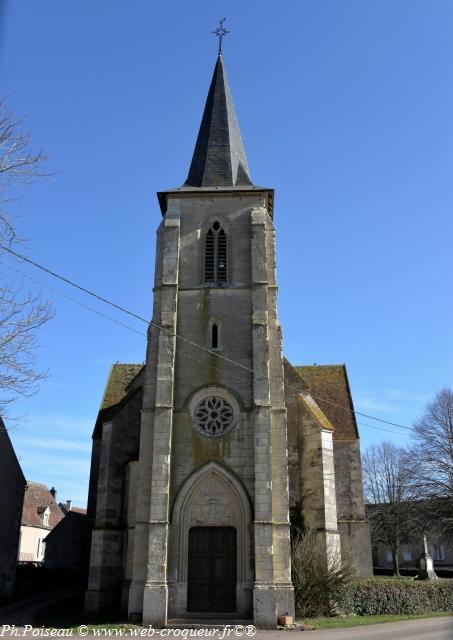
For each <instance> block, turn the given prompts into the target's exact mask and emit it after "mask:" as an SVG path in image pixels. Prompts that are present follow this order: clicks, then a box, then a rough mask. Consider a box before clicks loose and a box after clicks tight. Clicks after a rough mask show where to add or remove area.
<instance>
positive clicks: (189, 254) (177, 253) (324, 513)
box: [86, 54, 372, 628]
mask: <svg viewBox="0 0 453 640" xmlns="http://www.w3.org/2000/svg"><path fill="white" fill-rule="evenodd" d="M158 198H159V203H160V207H161V211H162V222H161V224H160V226H159V228H158V231H157V246H156V266H155V281H154V304H153V319H152V322H151V324H150V326H149V331H148V347H147V355H146V363H145V365H144V366H143V365H134V364H127V365H114V366H113V367H112V370H111V372H110V376H109V379H108V382H107V386H106V390H105V393H104V398H103V400H102V404H101V409H100V411H99V415H98V418H97V421H96V425H95V429H94V433H93V450H92V462H91V475H90V491H89V502H88V515H89V516H90V517H91V518H92V519H93V522H94V528H93V534H92V546H91V559H90V574H89V584H88V591H87V593H86V608H87V610H90V611H97V610H99V609H102V608H106V607H111V606H122V607H123V609H124V610H125V611H127V613H128V616H129V618H130V619H131V620H135V621H138V620H139V621H142V622H143V624H145V625H149V624H152V625H154V626H164V625H166V624H167V622H168V620H169V619H187V618H190V617H197V618H200V617H207V618H211V619H213V618H214V619H215V618H217V619H221V618H225V617H235V618H236V619H249V620H253V621H254V623H255V624H256V625H257V626H258V627H263V628H266V627H267V628H275V627H276V625H277V620H278V618H279V616H283V615H294V593H293V586H292V583H291V545H290V510H291V509H293V510H298V511H299V512H300V515H301V516H302V518H303V521H304V523H305V525H306V526H309V527H313V528H315V529H317V530H318V532H319V535H320V536H322V538H323V540H324V541H325V553H326V562H331V561H332V558H334V557H338V556H340V555H341V549H342V548H343V549H346V548H347V547H348V548H349V547H350V548H352V549H353V550H354V553H355V558H356V564H357V569H358V572H359V573H360V574H362V575H369V574H370V573H371V572H372V568H371V546H370V535H369V527H368V523H367V522H366V520H365V513H364V505H363V495H362V493H363V492H362V479H361V466H360V449H359V438H358V431H357V425H356V422H355V417H354V413H353V405H352V400H351V395H350V391H349V386H348V381H347V376H346V370H345V368H344V366H327V367H316V366H315V367H294V366H292V365H291V364H290V363H289V362H288V361H287V360H285V359H284V358H283V355H282V349H281V328H280V325H279V322H278V317H277V303H276V294H277V288H276V280H275V241H274V226H273V190H272V189H271V188H267V187H259V186H256V185H254V184H253V183H252V180H251V177H250V172H249V169H248V165H247V160H246V156H245V152H244V148H243V143H242V137H241V133H240V130H239V126H238V122H237V118H236V114H235V111H234V106H233V102H232V98H231V93H230V89H229V86H228V82H227V78H226V75H225V70H224V65H223V60H222V56H221V54H219V57H218V59H217V63H216V66H215V70H214V74H213V78H212V82H211V85H210V88H209V93H208V98H207V101H206V106H205V110H204V114H203V118H202V123H201V127H200V131H199V134H198V138H197V141H196V145H195V151H194V155H193V159H192V163H191V166H190V170H189V175H188V178H187V180H186V182H185V184H184V185H183V186H182V187H179V188H175V189H170V190H167V191H164V192H161V193H159V194H158Z"/></svg>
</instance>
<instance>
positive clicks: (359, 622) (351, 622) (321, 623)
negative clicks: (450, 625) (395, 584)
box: [298, 611, 453, 629]
mask: <svg viewBox="0 0 453 640" xmlns="http://www.w3.org/2000/svg"><path fill="white" fill-rule="evenodd" d="M451 615H453V612H449V613H448V612H445V611H438V612H437V613H426V614H421V615H416V616H410V615H404V616H391V615H384V616H345V617H344V618H341V617H338V618H304V619H303V620H298V622H301V623H303V624H306V625H310V626H311V627H314V628H315V629H336V628H338V627H360V626H363V625H368V624H381V623H383V622H400V621H402V620H417V619H419V618H439V617H445V616H451Z"/></svg>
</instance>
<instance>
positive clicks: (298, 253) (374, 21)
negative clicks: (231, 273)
mask: <svg viewBox="0 0 453 640" xmlns="http://www.w3.org/2000/svg"><path fill="white" fill-rule="evenodd" d="M3 5H4V10H3V14H2V24H1V33H0V42H1V44H0V78H1V92H0V93H1V95H4V96H6V98H7V100H8V102H9V104H10V106H11V107H12V109H13V110H14V111H15V112H16V113H17V114H18V115H21V116H26V117H27V127H28V129H29V130H30V131H31V132H32V134H33V137H34V139H35V140H36V143H37V145H38V146H41V147H43V149H44V150H45V151H46V153H47V154H48V155H49V156H50V158H51V159H50V161H49V169H50V170H51V171H54V172H55V175H54V176H53V177H51V178H49V179H46V180H41V181H40V182H38V183H36V184H34V185H32V186H30V187H27V188H26V189H25V190H24V191H23V192H22V193H21V199H20V200H19V201H18V202H16V203H15V205H14V213H17V214H20V215H21V218H20V220H19V223H18V224H19V226H20V229H21V230H22V232H23V234H24V235H25V236H27V237H28V238H29V241H28V244H27V246H26V252H27V253H28V255H30V256H31V257H33V258H34V259H35V260H37V261H38V262H42V263H43V264H45V265H48V266H49V267H51V268H52V269H54V270H56V271H59V272H61V273H63V274H65V275H66V276H67V277H70V278H71V279H73V280H76V281H77V282H80V283H81V284H83V285H85V286H87V287H89V288H91V289H93V290H95V291H97V292H99V293H101V294H102V295H104V296H106V297H107V298H110V299H112V300H114V301H116V302H117V303H119V304H121V305H123V306H125V307H127V308H129V309H131V310H133V311H135V312H136V313H138V314H139V315H142V316H145V317H150V315H151V303H152V290H151V289H152V279H153V271H154V242H155V229H156V227H157V225H158V223H159V218H160V211H159V208H158V204H157V200H156V197H155V192H156V191H158V190H161V189H164V188H166V187H172V186H176V185H179V184H181V183H182V182H184V180H185V178H186V175H187V171H188V167H189V164H190V159H191V155H192V151H193V147H194V144H195V139H196V134H197V131H198V127H199V124H200V120H201V115H202V109H203V106H204V101H205V98H206V94H207V90H208V86H209V82H210V78H211V74H212V70H213V67H214V64H215V58H216V41H215V38H214V36H213V35H212V34H211V31H212V30H213V29H214V28H215V26H216V24H217V23H218V20H219V18H220V17H223V16H226V18H227V22H226V26H227V27H228V28H229V29H230V32H231V33H230V35H228V37H227V38H226V40H225V44H224V60H225V65H226V69H227V73H228V76H229V80H230V85H231V88H232V92H233V97H234V101H235V105H236V110H237V112H238V117H239V122H240V125H241V129H242V134H243V138H244V143H245V147H246V152H247V156H248V161H249V165H250V169H251V173H252V178H253V179H254V181H255V183H256V184H263V185H266V186H273V187H275V189H276V203H275V223H276V228H277V249H278V280H279V287H280V289H279V314H280V320H281V322H282V325H283V329H284V348H285V353H286V355H287V357H288V358H289V359H290V360H291V361H292V362H293V363H295V364H305V363H306V364H312V363H314V362H316V363H318V364H327V363H342V362H345V363H346V364H347V366H348V371H349V376H350V382H351V387H352V392H353V396H354V401H355V405H356V408H357V409H358V410H359V411H363V412H364V413H371V414H373V415H375V416H378V417H381V418H384V419H388V420H390V421H393V422H397V423H401V424H404V425H410V424H411V423H412V422H413V420H414V419H415V418H416V417H417V416H418V415H419V414H420V412H421V411H422V409H423V406H424V404H425V402H426V401H427V400H428V399H429V398H430V397H432V396H433V394H434V393H435V392H436V390H438V389H440V388H441V387H443V386H446V385H450V386H451V381H452V363H453V340H452V338H453V323H452V311H453V309H452V306H453V305H452V294H451V279H452V276H451V274H452V267H453V264H452V235H453V234H452V232H453V224H452V211H453V195H452V186H451V185H452V179H451V176H452V173H453V119H452V117H451V114H452V107H453V104H452V103H453V82H452V60H453V4H452V3H451V2H449V1H448V0H436V2H430V1H428V0H426V1H420V0H407V1H406V0H392V1H391V2H390V1H388V0H384V1H382V2H372V1H371V0H342V1H341V2H338V1H334V0H330V1H327V0H316V1H315V0H311V1H301V2H279V3H276V2H269V3H262V2H255V1H249V2H243V1H242V2H238V1H236V0H230V1H229V2H228V3H225V2H223V3H222V2H217V1H216V0H210V1H209V2H207V1H206V2H204V1H196V0H194V1H193V2H190V3H183V2H175V1H173V0H168V1H167V2H166V3H157V2H156V3H154V2H149V0H132V1H130V2H127V3H126V2H124V1H123V2H119V1H112V0H108V1H107V0H97V1H96V2H91V1H88V0H78V2H76V3H70V2H61V0H52V1H51V0H40V2H39V3H30V2H27V1H26V0H14V1H12V0H10V1H9V2H8V1H6V2H5V1H4V2H3ZM1 267H2V272H3V273H4V274H5V275H6V276H7V277H13V276H14V277H17V274H16V273H15V272H14V271H11V270H10V268H7V267H13V268H16V269H19V270H20V271H21V272H23V273H24V274H26V275H28V276H33V277H34V278H38V279H39V280H40V281H41V282H42V283H43V284H44V285H46V286H50V287H53V288H55V289H58V290H59V291H61V292H62V293H64V294H65V295H67V296H70V297H72V298H75V299H76V300H78V301H80V302H83V303H84V304H88V305H90V306H93V307H95V308H96V309H97V310H99V311H101V312H103V313H106V314H108V315H109V316H111V317H112V318H114V319H116V320H120V321H124V322H126V324H128V325H130V326H131V327H132V328H133V329H135V330H137V331H139V332H142V331H143V328H144V325H143V326H142V325H141V324H140V323H138V322H135V321H134V320H132V319H130V318H129V319H128V318H127V317H123V316H122V315H120V314H118V313H116V312H115V311H113V310H112V309H109V308H105V307H103V306H102V305H100V304H98V303H96V302H94V301H92V300H90V299H87V298H86V297H85V296H83V295H82V294H80V293H77V292H76V291H73V290H70V289H68V288H67V287H66V286H65V285H63V284H62V283H58V282H55V281H52V280H51V279H50V278H47V277H46V276H44V275H43V274H40V273H37V272H36V271H34V270H33V269H32V268H28V267H24V266H23V265H18V264H17V263H16V262H15V261H14V260H11V259H9V258H4V257H2V263H1ZM25 281H26V283H27V286H29V287H30V288H31V289H33V290H36V289H37V288H40V285H38V284H37V283H35V282H32V281H30V280H28V279H27V278H25ZM44 292H45V293H46V295H48V296H49V297H50V298H52V299H53V301H54V302H53V303H54V308H55V312H56V315H55V318H54V319H53V320H52V322H50V323H49V324H48V325H46V326H45V327H44V328H43V329H42V331H41V334H40V340H41V345H42V346H41V350H40V353H39V366H40V367H41V368H43V369H48V370H49V372H50V377H49V378H48V380H47V381H46V382H45V383H43V384H42V386H41V389H40V392H39V393H38V394H37V395H35V396H33V397H32V398H29V399H24V400H21V401H20V402H18V403H17V405H16V406H15V408H14V413H15V414H17V415H21V414H27V415H28V418H27V420H26V421H23V422H21V423H19V424H18V425H17V426H16V427H15V428H14V429H13V430H12V438H13V442H14V444H15V447H16V450H17V453H18V455H19V456H20V460H21V464H22V466H23V469H24V472H25V474H26V476H27V477H28V478H30V479H32V480H35V481H38V482H44V483H46V484H47V485H49V486H51V485H55V486H56V487H57V489H58V490H59V497H60V498H61V499H65V500H66V499H68V498H71V499H73V500H74V501H75V502H76V503H78V504H81V505H82V504H83V503H84V502H85V500H86V490H87V481H88V473H89V455H90V436H91V430H92V426H93V424H94V420H95V416H96V413H97V410H98V407H99V403H100V400H101V397H102V393H103V389H104V385H105V381H106V377H107V374H108V371H109V367H110V365H111V364H112V363H113V362H117V361H119V362H142V361H143V359H144V354H145V338H144V337H142V336H141V335H138V334H136V333H134V332H132V331H128V330H127V329H125V328H123V327H120V326H119V325H116V324H114V323H112V322H109V321H108V320H106V319H104V318H102V317H100V316H98V315H95V314H94V313H91V312H89V311H87V310H86V309H84V308H82V307H80V306H77V305H76V304H74V303H72V302H70V301H69V300H67V299H65V298H63V297H61V296H59V295H57V294H56V293H53V292H50V291H48V290H47V291H46V290H45V289H44ZM145 328H146V327H145ZM361 422H363V423H366V424H373V423H372V422H371V421H370V420H367V419H363V420H362V421H361ZM376 427H377V428H376ZM389 428H390V427H389ZM395 431H398V430H397V429H395ZM361 437H362V447H364V446H366V445H367V444H369V443H370V442H374V441H377V440H380V439H388V438H390V439H392V440H394V441H396V442H401V443H403V442H407V438H404V437H403V436H402V435H398V434H396V433H389V432H384V431H383V430H380V429H379V426H378V424H377V423H376V424H374V428H371V427H368V426H362V427H361Z"/></svg>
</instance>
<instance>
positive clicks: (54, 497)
mask: <svg viewBox="0 0 453 640" xmlns="http://www.w3.org/2000/svg"><path fill="white" fill-rule="evenodd" d="M49 493H50V494H51V496H52V498H53V499H54V500H56V499H57V490H56V489H55V487H52V489H51V490H50V491H49Z"/></svg>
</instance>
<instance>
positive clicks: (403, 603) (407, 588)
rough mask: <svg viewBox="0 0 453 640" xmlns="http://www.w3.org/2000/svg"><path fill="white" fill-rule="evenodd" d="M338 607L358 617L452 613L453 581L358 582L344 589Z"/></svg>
mask: <svg viewBox="0 0 453 640" xmlns="http://www.w3.org/2000/svg"><path fill="white" fill-rule="evenodd" d="M338 606H339V608H340V609H341V610H342V612H344V613H348V614H355V615H358V616H375V615H385V614H390V615H403V614H406V615H414V614H421V613H434V612H436V611H453V580H439V581H432V582H431V581H426V582H422V581H420V582H418V581H414V580H401V579H394V580H372V579H370V580H357V581H354V582H352V583H351V584H349V585H345V586H344V587H343V589H342V590H341V594H340V596H339V598H338Z"/></svg>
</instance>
